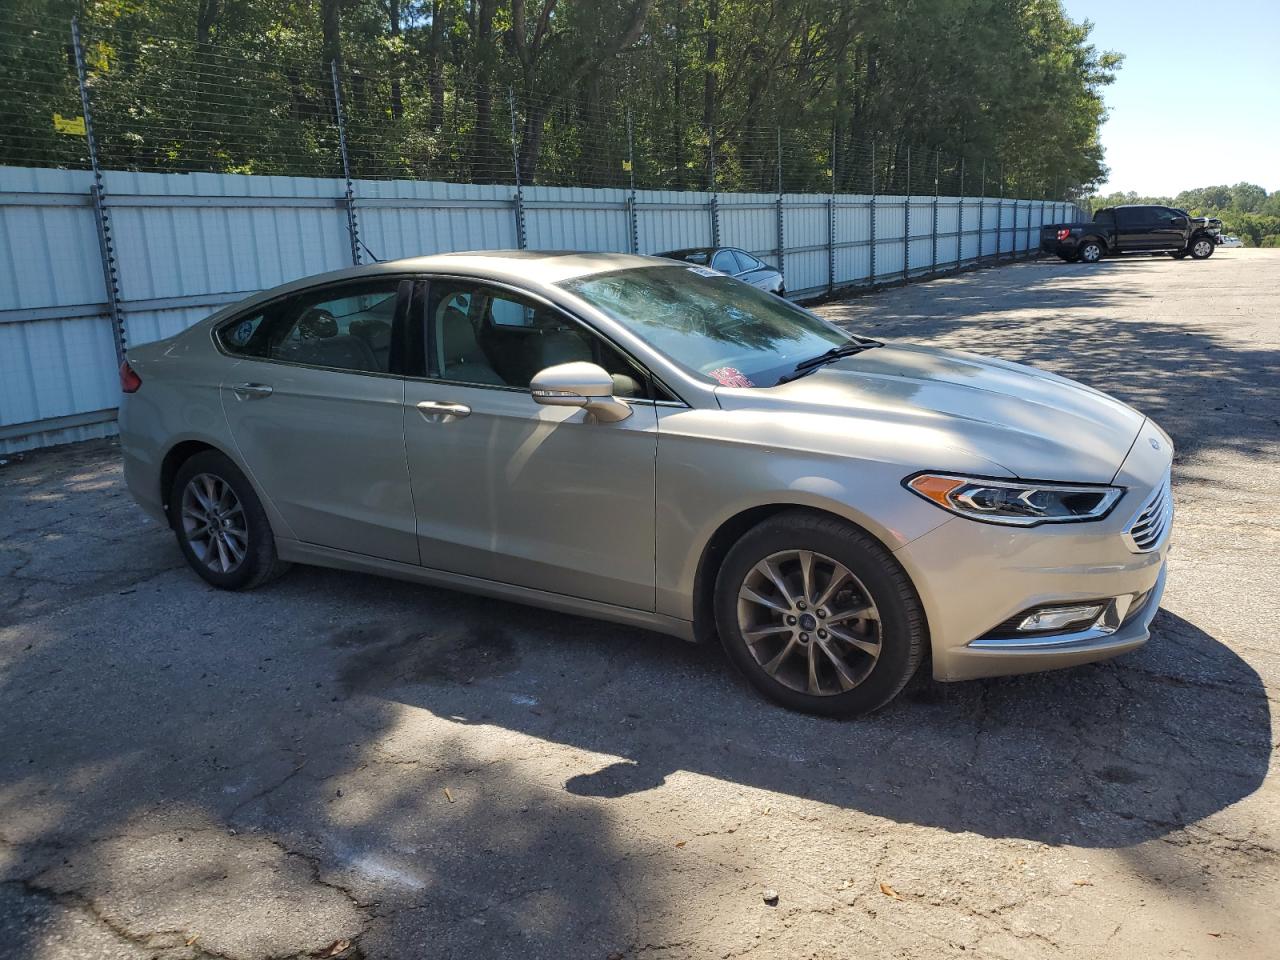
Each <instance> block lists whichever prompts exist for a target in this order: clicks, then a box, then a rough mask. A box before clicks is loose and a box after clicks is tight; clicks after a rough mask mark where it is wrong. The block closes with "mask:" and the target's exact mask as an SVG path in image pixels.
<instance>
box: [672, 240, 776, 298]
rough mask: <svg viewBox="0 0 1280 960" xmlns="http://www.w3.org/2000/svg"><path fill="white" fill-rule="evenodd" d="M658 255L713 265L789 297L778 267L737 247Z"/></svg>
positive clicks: (703, 265) (726, 272)
mask: <svg viewBox="0 0 1280 960" xmlns="http://www.w3.org/2000/svg"><path fill="white" fill-rule="evenodd" d="M658 256H659V257H666V258H667V259H669V260H682V261H684V262H685V263H696V264H697V265H698V266H700V267H710V268H711V269H712V270H717V271H719V272H720V273H725V274H728V275H729V276H731V277H736V278H737V279H739V280H742V281H745V282H746V283H749V284H751V285H752V286H753V287H757V288H759V289H761V290H763V291H765V292H766V293H776V294H777V295H778V296H780V297H783V296H786V293H787V291H786V288H785V286H784V285H783V281H782V274H781V273H779V272H778V271H777V269H775V268H774V267H771V266H770V265H769V264H767V263H765V262H764V261H763V260H761V259H759V258H758V257H753V256H752V255H751V254H749V253H747V251H745V250H739V249H738V248H737V247H694V248H692V249H689V250H668V251H667V252H666V253H659V254H658Z"/></svg>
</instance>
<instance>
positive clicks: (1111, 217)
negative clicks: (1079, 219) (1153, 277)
mask: <svg viewBox="0 0 1280 960" xmlns="http://www.w3.org/2000/svg"><path fill="white" fill-rule="evenodd" d="M1221 230H1222V221H1221V220H1219V219H1217V218H1216V217H1212V218H1210V217H1192V216H1188V215H1187V211H1185V210H1177V209H1175V208H1173V207H1157V206H1146V205H1139V204H1134V205H1131V206H1123V207H1104V208H1103V209H1101V210H1099V211H1098V212H1097V213H1095V214H1094V215H1093V222H1091V223H1051V224H1048V225H1046V226H1044V227H1041V228H1040V249H1041V250H1043V251H1044V252H1045V253H1053V254H1056V255H1057V256H1059V257H1061V258H1062V259H1063V260H1072V261H1074V260H1083V261H1084V262H1085V263H1097V262H1098V261H1099V260H1101V259H1102V258H1103V257H1110V256H1115V255H1116V254H1122V253H1167V254H1169V255H1170V256H1173V257H1176V258H1178V259H1179V260H1181V259H1182V258H1183V257H1187V256H1190V257H1192V258H1194V259H1196V260H1206V259H1208V258H1209V257H1211V256H1213V251H1214V248H1215V247H1216V246H1217V245H1218V234H1219V233H1220V232H1221Z"/></svg>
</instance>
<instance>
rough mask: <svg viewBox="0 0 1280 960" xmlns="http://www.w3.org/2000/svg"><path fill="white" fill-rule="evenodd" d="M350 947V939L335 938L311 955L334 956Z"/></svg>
mask: <svg viewBox="0 0 1280 960" xmlns="http://www.w3.org/2000/svg"><path fill="white" fill-rule="evenodd" d="M350 947H351V941H350V940H347V939H345V938H344V939H342V940H335V941H333V943H331V944H329V946H327V947H325V948H324V949H323V950H317V951H316V952H315V953H313V954H312V956H313V957H336V956H337V955H338V954H340V953H346V952H347V950H348V949H349V948H350Z"/></svg>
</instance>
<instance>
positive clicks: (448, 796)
mask: <svg viewBox="0 0 1280 960" xmlns="http://www.w3.org/2000/svg"><path fill="white" fill-rule="evenodd" d="M444 798H445V799H446V800H448V801H449V802H450V803H453V802H454V801H453V794H452V793H450V792H449V788H448V787H445V788H444Z"/></svg>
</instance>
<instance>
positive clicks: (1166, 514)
mask: <svg viewBox="0 0 1280 960" xmlns="http://www.w3.org/2000/svg"><path fill="white" fill-rule="evenodd" d="M1172 523H1173V490H1172V486H1171V484H1170V480H1169V478H1168V477H1167V476H1166V477H1165V479H1164V483H1162V484H1161V485H1160V489H1159V490H1157V491H1156V493H1155V496H1153V497H1152V498H1151V499H1150V500H1148V501H1147V502H1146V503H1145V504H1144V505H1143V507H1142V509H1141V510H1140V511H1138V515H1137V516H1136V517H1134V518H1133V521H1132V522H1131V523H1130V524H1129V526H1128V528H1127V529H1126V530H1125V532H1124V535H1125V539H1126V541H1127V542H1128V544H1129V549H1130V550H1132V551H1133V552H1134V553H1148V552H1150V551H1152V550H1154V549H1156V548H1157V547H1158V546H1160V543H1161V542H1162V541H1163V540H1164V536H1165V534H1166V533H1167V532H1168V530H1169V526H1170V525H1171V524H1172Z"/></svg>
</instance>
